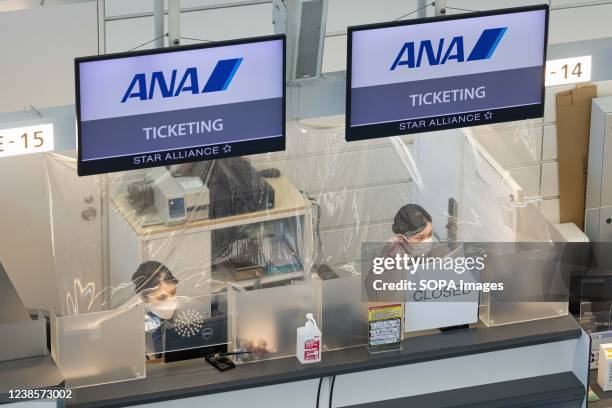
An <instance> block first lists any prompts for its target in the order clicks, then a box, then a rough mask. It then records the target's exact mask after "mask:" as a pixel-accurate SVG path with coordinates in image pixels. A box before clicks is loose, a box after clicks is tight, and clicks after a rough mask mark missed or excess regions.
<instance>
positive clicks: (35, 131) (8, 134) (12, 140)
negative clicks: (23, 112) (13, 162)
mask: <svg viewBox="0 0 612 408" xmlns="http://www.w3.org/2000/svg"><path fill="white" fill-rule="evenodd" d="M51 150H53V125H52V124H45V125H34V126H25V127H18V128H12V129H0V157H9V156H17V155H22V154H30V153H41V152H48V151H51Z"/></svg>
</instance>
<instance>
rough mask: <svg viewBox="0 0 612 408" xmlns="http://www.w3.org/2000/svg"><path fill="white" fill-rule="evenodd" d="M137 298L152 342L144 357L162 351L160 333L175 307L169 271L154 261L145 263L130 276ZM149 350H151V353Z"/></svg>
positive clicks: (173, 284)
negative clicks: (144, 306) (143, 312)
mask: <svg viewBox="0 0 612 408" xmlns="http://www.w3.org/2000/svg"><path fill="white" fill-rule="evenodd" d="M132 283H133V284H134V288H135V291H136V294H138V296H139V297H140V299H141V300H142V302H143V303H144V304H145V305H146V307H147V311H146V314H145V332H146V333H147V334H148V335H149V336H150V339H151V340H152V347H151V346H149V347H148V350H147V353H148V354H149V353H155V354H156V355H159V354H160V353H161V352H162V351H163V344H162V333H163V328H164V325H165V322H166V321H168V320H170V319H172V316H173V315H174V310H175V309H176V306H177V299H176V285H177V284H178V279H176V278H175V277H174V276H173V275H172V272H170V269H168V268H167V267H166V266H165V265H163V264H161V263H159V262H157V261H147V262H144V263H142V264H140V266H139V267H138V269H137V270H136V272H134V274H133V275H132ZM151 348H152V349H151Z"/></svg>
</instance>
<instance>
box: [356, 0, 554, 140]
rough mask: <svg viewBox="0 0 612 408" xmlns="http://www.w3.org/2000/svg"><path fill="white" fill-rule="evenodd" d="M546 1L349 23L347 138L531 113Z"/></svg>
mask: <svg viewBox="0 0 612 408" xmlns="http://www.w3.org/2000/svg"><path fill="white" fill-rule="evenodd" d="M547 28H548V6H546V5H538V6H532V7H521V8H513V9H505V10H494V11H485V12H478V13H469V14H461V15H453V16H446V17H434V18H428V19H417V20H409V21H402V22H393V23H384V24H372V25H365V26H357V27H349V29H348V62H347V109H346V139H347V141H353V140H363V139H371V138H376V137H384V136H394V135H402V134H408V133H419V132H430V131H434V130H442V129H451V128H459V127H466V126H477V125H485V124H491V123H498V122H507V121H513V120H519V119H528V118H537V117H541V116H543V112H544V73H545V70H544V66H545V61H546V43H547V31H548V29H547Z"/></svg>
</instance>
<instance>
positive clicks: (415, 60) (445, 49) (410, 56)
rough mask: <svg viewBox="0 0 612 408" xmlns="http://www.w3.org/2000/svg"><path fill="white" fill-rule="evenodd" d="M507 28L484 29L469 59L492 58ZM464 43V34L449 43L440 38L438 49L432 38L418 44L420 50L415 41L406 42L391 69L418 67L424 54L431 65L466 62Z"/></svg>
mask: <svg viewBox="0 0 612 408" xmlns="http://www.w3.org/2000/svg"><path fill="white" fill-rule="evenodd" d="M507 29H508V27H500V28H488V29H486V30H484V31H483V32H482V34H480V38H478V41H476V45H474V48H473V49H472V51H471V52H470V55H468V57H467V61H477V60H485V59H489V58H491V57H492V56H493V53H494V52H495V49H496V48H497V46H498V45H499V42H500V41H501V39H502V37H503V36H504V34H505V33H506V30H507ZM463 45H464V44H463V37H462V36H457V37H453V39H452V40H450V42H449V43H448V45H446V44H445V43H444V38H440V41H438V47H437V49H436V50H434V46H433V44H432V43H431V41H430V40H425V41H421V42H420V44H419V45H418V50H417V49H416V45H415V43H414V42H407V43H404V46H403V47H402V49H401V50H400V52H399V54H397V57H396V58H395V61H394V62H393V65H391V69H390V70H391V71H394V70H395V69H396V68H397V67H398V66H401V65H405V66H407V67H408V68H418V67H420V66H421V64H422V63H423V57H424V56H426V57H427V63H428V64H429V65H430V66H433V65H442V64H446V62H447V61H449V60H455V61H457V62H465V61H466V59H465V52H464V46H463Z"/></svg>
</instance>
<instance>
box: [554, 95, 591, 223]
mask: <svg viewBox="0 0 612 408" xmlns="http://www.w3.org/2000/svg"><path fill="white" fill-rule="evenodd" d="M596 97H597V86H596V85H592V84H580V85H577V86H576V89H572V90H569V91H564V92H559V93H558V94H557V154H558V157H559V215H560V222H561V223H566V222H573V223H574V224H576V225H577V226H578V227H579V228H580V229H584V201H585V196H586V184H587V169H588V157H589V130H590V127H591V100H592V99H593V98H596Z"/></svg>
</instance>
